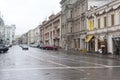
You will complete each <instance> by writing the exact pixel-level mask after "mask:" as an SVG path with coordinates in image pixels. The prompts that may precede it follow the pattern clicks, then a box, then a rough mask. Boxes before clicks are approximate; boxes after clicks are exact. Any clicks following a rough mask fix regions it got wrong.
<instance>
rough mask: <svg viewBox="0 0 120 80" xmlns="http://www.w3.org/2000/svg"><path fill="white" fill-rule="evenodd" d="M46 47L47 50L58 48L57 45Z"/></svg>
mask: <svg viewBox="0 0 120 80" xmlns="http://www.w3.org/2000/svg"><path fill="white" fill-rule="evenodd" d="M45 49H47V50H58V47H57V46H45Z"/></svg>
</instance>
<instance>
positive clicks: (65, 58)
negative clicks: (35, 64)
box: [45, 53, 107, 67]
mask: <svg viewBox="0 0 120 80" xmlns="http://www.w3.org/2000/svg"><path fill="white" fill-rule="evenodd" d="M45 54H46V55H48V56H51V57H54V58H59V57H57V56H53V55H49V54H47V53H45ZM61 58H62V59H68V60H71V61H74V62H75V61H76V60H73V59H69V58H63V57H61ZM61 58H60V59H61ZM77 62H84V63H88V64H94V65H99V66H104V67H107V65H103V64H98V63H92V62H88V61H77Z"/></svg>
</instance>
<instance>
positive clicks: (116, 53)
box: [115, 48, 119, 58]
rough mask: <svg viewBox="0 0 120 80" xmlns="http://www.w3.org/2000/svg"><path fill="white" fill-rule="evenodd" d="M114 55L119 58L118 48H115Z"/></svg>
mask: <svg viewBox="0 0 120 80" xmlns="http://www.w3.org/2000/svg"><path fill="white" fill-rule="evenodd" d="M115 57H116V58H119V48H116V52H115Z"/></svg>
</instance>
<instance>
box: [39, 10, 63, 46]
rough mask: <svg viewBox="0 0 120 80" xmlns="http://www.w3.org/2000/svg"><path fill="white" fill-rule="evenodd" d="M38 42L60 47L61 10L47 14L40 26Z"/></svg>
mask: <svg viewBox="0 0 120 80" xmlns="http://www.w3.org/2000/svg"><path fill="white" fill-rule="evenodd" d="M40 42H41V43H44V44H45V45H55V46H59V47H61V12H59V13H57V14H56V15H54V14H52V15H51V16H49V20H47V21H44V22H43V23H42V25H41V27H40Z"/></svg>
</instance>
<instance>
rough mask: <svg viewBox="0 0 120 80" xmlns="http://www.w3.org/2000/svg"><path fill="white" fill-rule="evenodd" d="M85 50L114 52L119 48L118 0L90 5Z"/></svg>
mask: <svg viewBox="0 0 120 80" xmlns="http://www.w3.org/2000/svg"><path fill="white" fill-rule="evenodd" d="M87 15H88V16H87V25H88V27H87V29H88V31H87V39H86V42H87V50H88V51H91V52H96V51H98V49H101V48H102V49H103V50H104V53H112V54H115V51H116V49H117V48H119V49H120V0H115V1H112V2H110V3H108V4H106V5H104V6H101V7H98V8H97V7H92V8H91V9H90V10H89V11H88V12H87Z"/></svg>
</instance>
